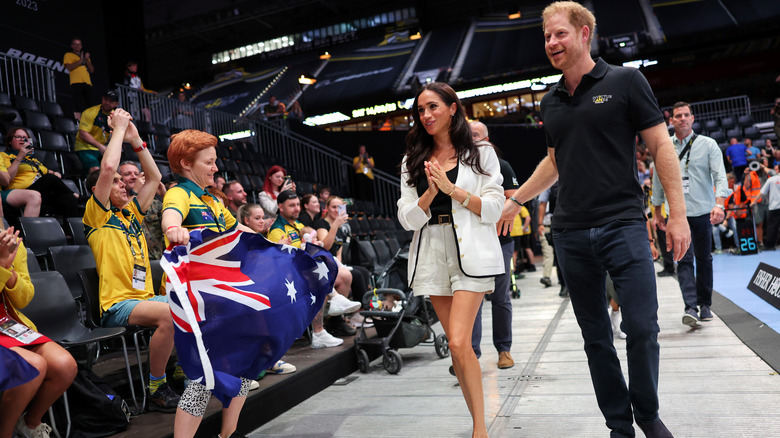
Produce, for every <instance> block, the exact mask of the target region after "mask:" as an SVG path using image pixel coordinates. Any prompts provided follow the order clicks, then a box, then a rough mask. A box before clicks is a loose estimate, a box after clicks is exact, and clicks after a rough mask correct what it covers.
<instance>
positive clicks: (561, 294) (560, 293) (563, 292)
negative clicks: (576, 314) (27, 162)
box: [558, 286, 569, 297]
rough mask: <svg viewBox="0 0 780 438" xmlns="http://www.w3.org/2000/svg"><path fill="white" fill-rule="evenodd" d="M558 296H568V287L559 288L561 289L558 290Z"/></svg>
mask: <svg viewBox="0 0 780 438" xmlns="http://www.w3.org/2000/svg"><path fill="white" fill-rule="evenodd" d="M558 296H559V297H568V296H569V288H568V287H566V286H564V287H562V288H561V291H560V292H558Z"/></svg>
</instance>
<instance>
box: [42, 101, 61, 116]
mask: <svg viewBox="0 0 780 438" xmlns="http://www.w3.org/2000/svg"><path fill="white" fill-rule="evenodd" d="M41 112H43V113H44V114H46V115H47V116H56V117H62V116H64V115H65V114H64V113H63V112H62V107H61V106H60V104H58V103H57V102H42V103H41Z"/></svg>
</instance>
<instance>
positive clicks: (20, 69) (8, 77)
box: [0, 52, 56, 102]
mask: <svg viewBox="0 0 780 438" xmlns="http://www.w3.org/2000/svg"><path fill="white" fill-rule="evenodd" d="M0 92H2V93H7V94H8V95H20V96H25V97H29V98H31V99H35V100H37V101H39V102H56V94H55V89H54V70H52V68H51V67H49V66H46V65H44V64H39V63H37V62H32V61H27V60H25V59H22V58H17V57H14V56H11V55H9V54H7V53H3V52H0Z"/></svg>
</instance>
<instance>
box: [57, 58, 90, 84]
mask: <svg viewBox="0 0 780 438" xmlns="http://www.w3.org/2000/svg"><path fill="white" fill-rule="evenodd" d="M80 60H81V56H79V55H77V54H75V53H73V52H68V53H66V54H65V57H63V58H62V63H63V64H73V63H74V62H78V61H80ZM68 73H69V74H70V83H71V84H80V83H85V84H89V85H92V79H91V78H90V76H89V70H87V66H86V65H80V66H78V67H76V68H74V69H73V71H70V72H68Z"/></svg>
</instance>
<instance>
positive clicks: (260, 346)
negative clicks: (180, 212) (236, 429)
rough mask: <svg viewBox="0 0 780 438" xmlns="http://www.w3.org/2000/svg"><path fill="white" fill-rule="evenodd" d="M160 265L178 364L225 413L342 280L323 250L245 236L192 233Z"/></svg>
mask: <svg viewBox="0 0 780 438" xmlns="http://www.w3.org/2000/svg"><path fill="white" fill-rule="evenodd" d="M160 265H161V266H162V267H163V269H164V270H165V273H166V274H167V278H168V279H167V285H166V288H167V291H168V302H169V304H170V307H171V314H172V315H173V322H174V326H175V327H176V331H175V333H174V341H175V344H176V351H177V353H178V357H179V363H180V364H181V366H182V368H183V369H184V372H185V373H186V374H187V377H189V378H190V379H191V380H193V381H195V382H198V383H201V384H203V385H205V386H206V387H207V388H208V389H210V390H211V391H212V393H213V394H214V395H215V396H216V397H217V398H219V400H220V401H222V403H223V405H224V406H225V407H227V406H228V405H229V403H230V399H231V398H233V397H235V396H236V395H238V392H239V389H240V387H241V379H240V378H241V377H245V378H247V379H256V378H257V376H258V375H259V374H260V372H261V371H263V370H265V369H268V368H270V367H271V366H272V365H273V364H275V363H276V361H277V360H279V359H280V358H281V357H282V356H283V355H284V353H286V352H287V350H288V349H289V348H290V346H291V345H292V343H293V341H295V340H296V339H297V338H298V337H300V336H301V334H303V332H304V330H305V329H306V327H308V326H309V324H311V321H312V320H313V319H314V316H315V315H316V314H317V312H319V310H320V309H321V308H322V305H323V303H324V302H325V298H326V296H327V294H328V293H330V292H331V290H332V289H333V282H334V281H335V279H336V273H337V272H338V266H337V264H336V262H335V261H334V260H333V257H332V256H331V254H330V253H329V252H328V251H326V250H324V249H323V248H321V247H318V246H316V245H311V244H307V245H306V250H305V251H304V250H300V249H298V248H295V247H293V246H289V245H278V244H275V243H271V242H270V241H268V240H267V239H265V238H264V237H263V236H261V235H258V234H252V233H245V232H242V231H238V230H234V231H230V232H226V233H217V232H214V231H210V230H206V229H198V230H192V231H190V241H189V243H188V244H187V245H178V246H175V247H173V248H172V249H169V250H166V251H165V253H164V254H163V258H162V260H161V263H160Z"/></svg>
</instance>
